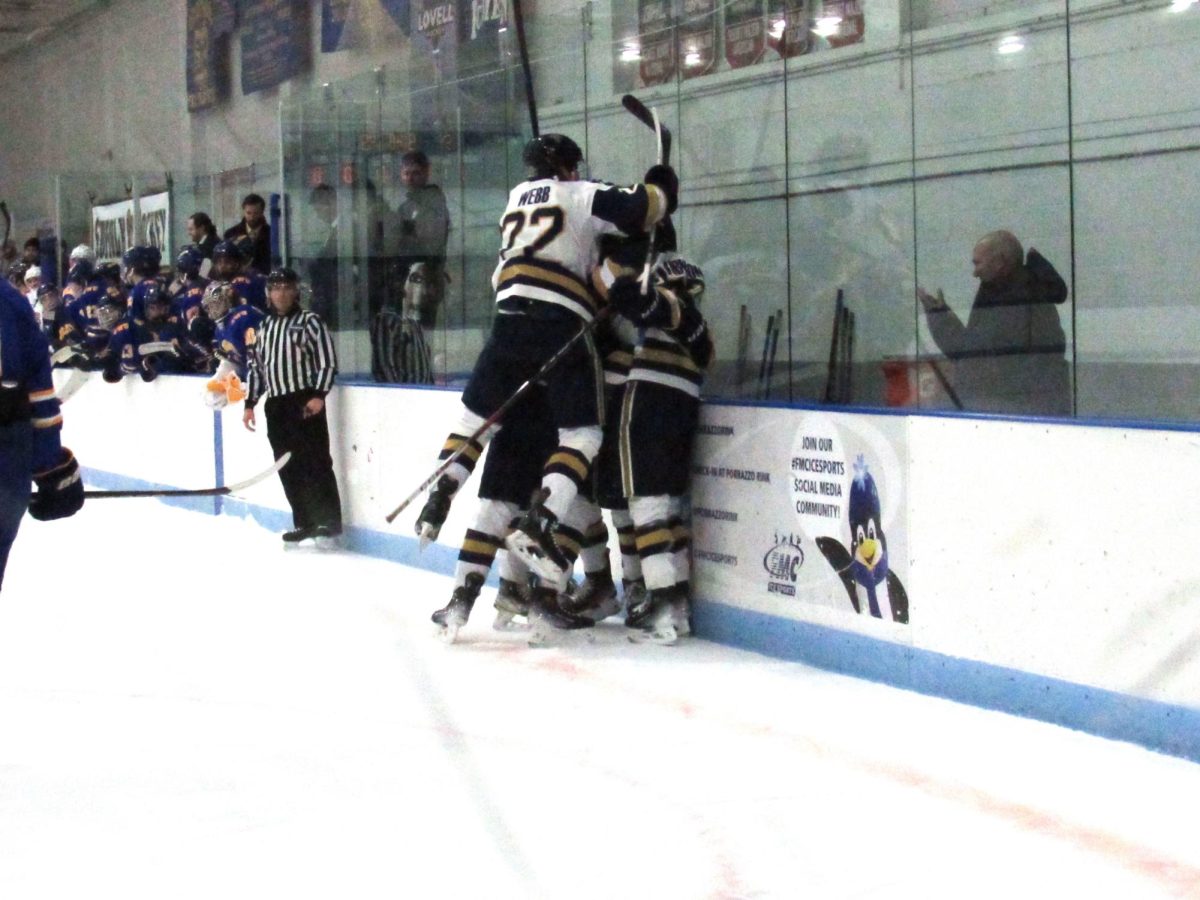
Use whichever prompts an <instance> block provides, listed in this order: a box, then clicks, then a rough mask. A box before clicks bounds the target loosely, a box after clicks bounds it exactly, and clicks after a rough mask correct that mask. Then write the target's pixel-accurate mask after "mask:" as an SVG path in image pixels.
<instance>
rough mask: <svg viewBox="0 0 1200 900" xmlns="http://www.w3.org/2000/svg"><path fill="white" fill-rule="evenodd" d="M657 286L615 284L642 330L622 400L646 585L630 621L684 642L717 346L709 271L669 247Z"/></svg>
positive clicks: (620, 307)
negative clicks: (707, 306) (692, 487)
mask: <svg viewBox="0 0 1200 900" xmlns="http://www.w3.org/2000/svg"><path fill="white" fill-rule="evenodd" d="M652 283H653V288H654V289H653V290H652V291H651V292H650V294H649V295H648V296H647V295H643V294H642V292H641V286H640V285H639V284H638V281H637V280H636V279H635V278H632V277H629V276H621V277H619V278H617V279H616V280H614V281H613V282H612V283H611V286H610V287H609V291H608V299H609V302H610V303H611V304H612V306H613V309H614V310H616V311H617V312H619V313H620V314H621V315H622V316H624V317H625V318H627V319H629V320H630V321H631V322H633V324H634V325H636V326H637V327H638V335H639V339H638V342H637V344H636V346H635V347H634V350H633V359H632V362H631V364H630V368H629V380H628V384H627V386H626V389H625V395H624V398H623V399H622V402H621V417H620V421H621V434H620V442H619V452H620V464H621V465H620V470H621V475H622V482H623V484H622V488H623V492H624V494H625V497H626V498H627V500H628V504H629V515H630V517H631V518H632V519H633V525H634V542H635V545H636V548H637V555H638V558H639V561H640V563H641V572H642V576H643V578H644V580H645V587H646V592H645V594H643V595H640V596H638V597H637V598H636V600H634V601H633V602H631V603H629V604H628V606H627V609H626V619H625V624H626V625H627V626H628V628H629V629H630V637H631V638H632V639H634V640H650V641H655V642H658V643H674V641H675V639H676V637H677V636H678V635H679V634H686V633H688V632H689V631H690V630H691V627H690V624H689V621H688V619H689V610H688V596H687V595H688V578H689V573H688V568H687V543H688V542H687V537H686V534H685V530H684V526H683V523H682V520H681V509H682V498H683V497H684V496H685V495H686V493H687V489H688V474H689V472H690V470H691V465H690V460H691V455H692V443H693V440H694V438H695V433H696V427H697V425H698V423H699V415H700V386H701V384H702V383H703V379H704V372H705V370H706V369H707V367H708V364H709V362H710V361H711V358H712V353H713V345H712V338H711V336H710V335H709V333H708V326H707V325H706V323H705V321H704V317H703V316H702V315H701V313H700V306H699V303H700V297H701V295H702V294H703V293H704V274H703V273H702V272H701V271H700V269H699V268H698V267H697V266H695V265H693V264H691V263H689V262H688V261H687V260H685V259H683V258H682V257H679V256H676V255H674V254H664V255H663V256H661V257H660V258H659V260H658V263H657V265H656V266H655V269H654V277H653V280H652Z"/></svg>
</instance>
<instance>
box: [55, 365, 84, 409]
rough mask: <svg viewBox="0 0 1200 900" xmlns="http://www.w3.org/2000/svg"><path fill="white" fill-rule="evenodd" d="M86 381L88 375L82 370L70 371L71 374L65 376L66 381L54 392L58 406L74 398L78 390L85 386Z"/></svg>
mask: <svg viewBox="0 0 1200 900" xmlns="http://www.w3.org/2000/svg"><path fill="white" fill-rule="evenodd" d="M87 380H88V373H87V372H85V371H84V370H83V369H72V370H71V374H70V375H68V376H67V380H66V381H64V382H63V386H62V387H61V388H59V389H58V390H57V391H55V394H56V395H57V396H58V402H59V404H60V405H61V404H63V403H66V402H67V401H68V400H70V399H71V398H72V397H74V396H75V394H76V393H77V392H78V391H79V389H80V388H81V387H83V386H84V385H85V384H87Z"/></svg>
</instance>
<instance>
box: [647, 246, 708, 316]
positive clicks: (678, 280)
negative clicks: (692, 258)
mask: <svg viewBox="0 0 1200 900" xmlns="http://www.w3.org/2000/svg"><path fill="white" fill-rule="evenodd" d="M654 283H655V284H656V285H662V286H663V287H665V288H668V289H670V290H671V291H673V292H674V293H675V294H676V295H677V296H678V297H680V298H681V299H687V300H691V301H692V303H694V304H697V305H699V303H700V297H701V296H702V295H703V294H704V273H703V272H702V271H700V267H699V266H697V265H693V264H692V263H690V262H688V261H687V260H686V259H684V258H683V257H682V256H675V255H673V254H663V255H662V256H660V257H659V258H658V262H657V263H656V264H655V266H654Z"/></svg>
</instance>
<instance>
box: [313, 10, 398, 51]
mask: <svg viewBox="0 0 1200 900" xmlns="http://www.w3.org/2000/svg"><path fill="white" fill-rule="evenodd" d="M411 19H412V13H411V11H410V10H409V0H321V52H322V53H334V52H336V51H338V50H357V49H361V48H364V47H377V46H382V45H389V44H398V43H400V42H401V41H402V40H403V39H404V36H405V35H407V34H408V31H409V27H410V25H411Z"/></svg>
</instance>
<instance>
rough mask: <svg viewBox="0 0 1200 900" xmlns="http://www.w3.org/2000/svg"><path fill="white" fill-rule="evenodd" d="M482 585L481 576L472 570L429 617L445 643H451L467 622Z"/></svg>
mask: <svg viewBox="0 0 1200 900" xmlns="http://www.w3.org/2000/svg"><path fill="white" fill-rule="evenodd" d="M482 587H483V576H482V575H480V574H479V573H477V572H472V573H471V574H470V575H468V576H467V577H466V579H465V580H464V582H463V583H462V584H461V585H459V586H458V587H456V588H455V589H454V593H453V594H451V595H450V602H449V603H447V604H446V605H445V606H443V607H442V608H441V609H439V610H438V611H437V612H435V613H434V614H433V616H432V617H431V618H432V619H433V624H434V625H436V626H437V627H438V637H440V638H441V639H442V640H443V641H445V642H446V643H447V644H453V643H454V641H455V639H456V638H457V637H458V630H459V629H460V628H462V627H463V626H464V625H466V624H467V619H468V618H470V615H471V607H473V606H474V605H475V598H476V597H478V596H479V590H480V588H482Z"/></svg>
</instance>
